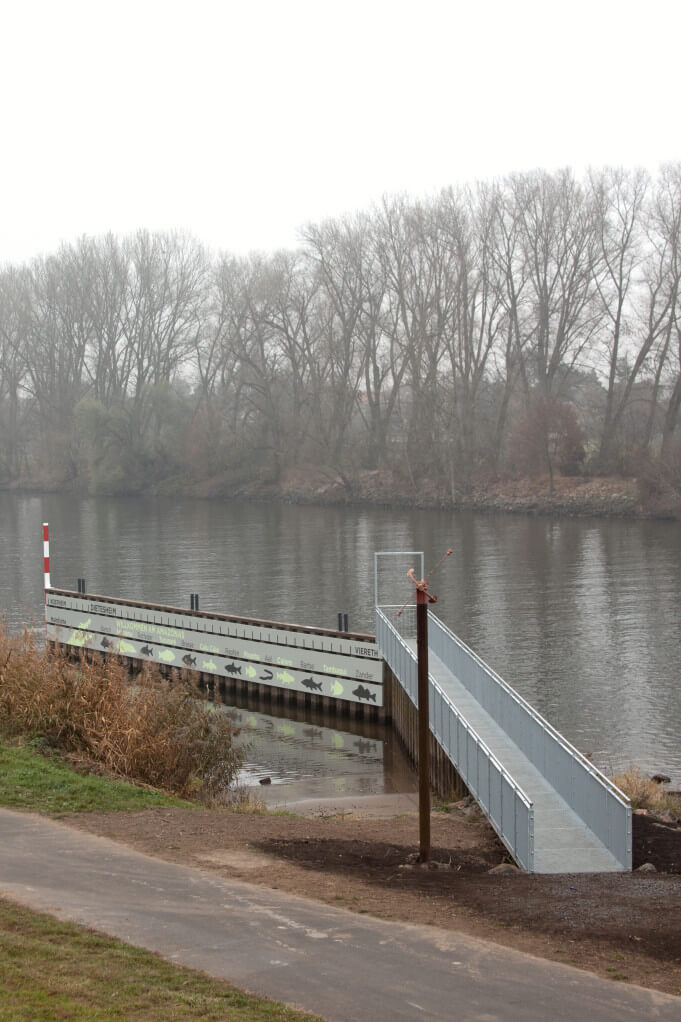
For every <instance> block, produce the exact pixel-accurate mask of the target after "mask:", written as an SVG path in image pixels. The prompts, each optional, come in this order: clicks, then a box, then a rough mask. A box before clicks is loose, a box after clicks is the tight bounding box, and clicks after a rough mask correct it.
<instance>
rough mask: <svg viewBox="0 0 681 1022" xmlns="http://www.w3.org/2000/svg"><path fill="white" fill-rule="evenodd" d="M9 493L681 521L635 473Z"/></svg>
mask: <svg viewBox="0 0 681 1022" xmlns="http://www.w3.org/2000/svg"><path fill="white" fill-rule="evenodd" d="M0 489H3V490H5V491H8V492H10V491H11V492H16V493H25V494H35V493H73V494H77V495H78V496H161V497H169V498H172V497H181V498H193V499H198V500H244V501H247V500H248V501H265V502H280V503H288V504H309V505H317V506H329V507H333V506H339V505H341V506H357V507H379V508H381V507H382V508H393V509H396V508H397V509H404V510H409V509H422V510H434V511H442V510H446V511H453V512H476V513H482V514H489V515H497V514H515V515H518V514H521V515H531V516H555V517H569V518H586V517H589V518H625V519H657V520H671V521H679V520H681V501H679V500H677V499H676V498H675V497H674V496H673V495H672V496H669V497H666V498H662V497H657V498H655V499H653V498H648V499H646V500H644V499H643V498H642V496H641V493H640V491H639V487H638V484H637V482H636V480H635V479H629V478H622V477H618V476H602V477H582V476H578V477H564V476H560V477H557V478H556V479H555V480H554V486H553V490H552V489H551V486H550V483H549V479H548V477H546V478H544V477H540V478H529V477H520V478H519V477H512V478H503V479H495V480H487V481H485V482H482V483H478V484H476V485H474V486H473V487H472V488H471V489H470V491H469V492H467V493H466V494H465V495H462V494H454V495H452V494H451V493H449V494H448V493H444V492H443V491H442V490H441V488H438V487H437V486H436V485H434V484H432V483H429V482H425V483H423V484H421V485H419V486H418V487H416V486H414V485H413V484H412V483H410V482H407V481H405V480H404V479H402V478H400V477H398V476H397V475H396V474H395V473H393V472H390V471H380V470H376V471H364V472H360V473H358V474H357V475H356V476H354V477H353V478H352V479H348V478H341V477H340V476H339V475H338V474H337V473H334V472H331V471H329V472H311V471H309V470H300V469H298V470H289V471H287V472H286V473H284V474H283V475H282V476H281V477H280V478H279V479H278V480H272V479H262V478H259V479H249V478H244V477H243V476H237V475H234V474H222V475H217V476H214V477H211V478H203V479H194V480H191V481H187V480H186V479H179V478H176V477H169V478H166V479H164V480H161V481H157V482H155V483H152V484H145V485H143V484H140V485H138V486H133V487H130V488H129V489H127V490H125V491H121V490H118V489H117V490H115V491H112V492H111V493H103V492H101V491H99V492H97V493H92V492H91V491H90V489H89V487H88V482H87V480H86V479H82V478H79V479H74V480H68V481H64V480H60V481H55V480H21V481H17V482H16V483H12V484H4V485H0Z"/></svg>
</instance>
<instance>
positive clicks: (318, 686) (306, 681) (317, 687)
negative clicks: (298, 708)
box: [302, 678, 322, 692]
mask: <svg viewBox="0 0 681 1022" xmlns="http://www.w3.org/2000/svg"><path fill="white" fill-rule="evenodd" d="M302 684H303V685H304V686H305V688H309V689H310V691H311V692H321V690H322V683H321V681H313V680H312V678H303V681H302Z"/></svg>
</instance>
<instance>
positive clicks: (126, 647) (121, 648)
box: [118, 639, 137, 656]
mask: <svg viewBox="0 0 681 1022" xmlns="http://www.w3.org/2000/svg"><path fill="white" fill-rule="evenodd" d="M118 652H119V653H131V654H132V655H133V656H134V655H135V654H136V653H137V650H136V648H135V647H134V646H133V644H132V643H131V642H125V640H124V639H121V641H120V642H119V643H118Z"/></svg>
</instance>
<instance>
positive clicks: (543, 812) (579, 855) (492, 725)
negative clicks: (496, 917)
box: [407, 640, 624, 873]
mask: <svg viewBox="0 0 681 1022" xmlns="http://www.w3.org/2000/svg"><path fill="white" fill-rule="evenodd" d="M407 644H408V645H409V646H410V648H411V649H412V650H413V651H414V654H415V653H416V642H415V641H414V640H411V641H410V640H407ZM429 673H430V675H431V677H433V678H434V679H435V680H436V681H437V683H438V684H439V685H440V687H441V688H442V689H443V691H444V692H445V693H446V695H448V696H449V698H450V699H451V701H452V702H453V703H454V705H455V706H456V708H457V710H458V711H459V713H460V714H461V716H462V717H464V718H465V720H466V721H467V722H468V724H469V725H470V726H471V727H472V729H473V730H474V731H475V732H476V733H477V734H478V735H479V737H480V738H481V739H482V740H483V741H484V742H485V744H486V745H487V746H488V748H489V749H490V751H491V752H492V753H493V754H494V755H495V756H496V758H497V759H498V760H499V762H500V763H501V764H502V765H503V766H504V768H505V769H506V770H507V771H508V773H509V774H510V775H511V777H512V778H513V779H514V781H515V782H516V783H517V784H518V785H520V787H521V788H522V789H523V791H524V792H525V794H526V795H527V796H528V797H529V798H530V799H531V801H532V803H533V806H534V872H535V873H605V872H614V871H621V870H623V868H624V867H623V866H622V865H620V863H618V861H617V860H616V859H615V857H614V855H613V854H612V853H611V852H609V851H608V849H607V848H606V847H605V845H604V844H603V843H602V842H601V841H600V840H599V839H598V838H597V837H596V836H595V834H594V833H593V832H592V831H591V830H590V829H589V828H588V827H587V826H586V824H585V823H584V822H583V821H582V820H581V819H580V818H579V816H577V814H576V813H575V812H574V811H573V810H572V809H571V808H570V807H569V805H568V804H567V803H566V802H565V800H564V799H563V798H561V796H560V795H559V794H558V793H557V792H556V791H555V789H554V788H553V787H552V786H551V784H549V782H548V781H547V780H546V778H544V777H543V776H542V774H541V773H540V772H539V770H538V769H537V768H536V767H535V766H534V765H533V764H532V763H531V762H530V761H529V760H528V759H527V757H526V756H525V755H523V753H522V752H521V751H520V749H519V748H518V746H517V745H516V744H515V742H513V741H512V740H511V739H510V738H509V737H508V735H507V734H506V733H505V731H504V730H503V729H502V728H501V727H500V726H499V725H498V724H497V723H496V722H495V721H494V720H493V719H492V717H490V715H489V714H488V713H487V712H486V711H485V710H484V709H483V708H482V707H481V706H480V704H479V703H478V702H477V700H476V699H475V698H474V697H473V696H472V695H471V693H470V692H469V691H468V690H467V689H466V688H465V686H464V685H463V684H462V683H461V681H459V679H458V678H457V677H456V676H455V675H454V673H453V672H452V671H451V670H450V669H449V668H448V667H447V666H446V665H445V664H444V663H443V662H442V660H440V658H439V657H438V656H436V655H435V653H434V652H433V651H432V649H431V650H430V652H429Z"/></svg>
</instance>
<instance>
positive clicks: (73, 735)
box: [0, 626, 242, 799]
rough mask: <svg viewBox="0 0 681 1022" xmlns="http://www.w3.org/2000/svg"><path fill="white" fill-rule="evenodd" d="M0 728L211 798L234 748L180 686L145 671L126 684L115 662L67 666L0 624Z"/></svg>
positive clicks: (204, 707) (228, 729)
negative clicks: (11, 633) (9, 632)
mask: <svg viewBox="0 0 681 1022" xmlns="http://www.w3.org/2000/svg"><path fill="white" fill-rule="evenodd" d="M0 733H2V734H4V735H5V736H7V737H15V736H21V737H32V738H39V739H42V741H43V742H44V743H45V744H46V745H47V746H50V747H53V748H56V749H59V750H61V751H63V752H66V753H71V754H77V755H78V756H80V757H82V758H84V759H85V760H86V761H89V762H90V763H91V764H93V765H97V766H99V767H100V768H101V769H104V770H105V771H107V772H109V773H111V774H115V775H116V776H119V777H124V778H127V779H128V780H132V781H136V782H142V783H144V784H149V785H152V786H153V787H156V788H162V789H164V790H165V791H169V792H173V793H175V794H177V795H180V796H182V797H184V796H187V795H195V796H200V797H202V798H208V799H213V798H219V797H220V796H221V795H222V794H223V793H224V791H225V790H226V788H227V787H228V786H229V784H230V783H231V782H232V781H233V780H234V777H235V776H236V773H237V771H238V769H239V766H240V764H241V758H242V754H241V753H240V751H239V750H237V749H236V748H235V747H234V745H233V741H232V740H233V737H234V734H235V732H234V729H233V727H232V723H231V721H230V720H229V718H228V717H227V716H226V715H225V714H221V713H218V712H216V711H215V710H214V708H213V706H212V705H211V704H209V703H205V702H202V701H200V700H197V699H196V698H195V697H194V696H193V695H192V692H191V690H190V688H189V687H188V686H183V685H182V684H172V685H171V684H169V683H168V682H167V681H165V680H164V679H163V678H161V677H160V675H158V674H157V673H155V672H153V671H150V670H145V671H143V672H142V673H141V674H139V675H138V676H137V677H136V679H135V684H134V686H133V685H131V682H130V678H129V675H128V672H127V669H126V668H125V667H124V666H123V664H122V663H120V662H119V661H118V660H117V659H113V658H110V659H107V660H102V659H101V658H99V657H97V658H96V659H93V660H88V659H86V658H85V657H83V658H81V659H80V660H79V661H78V662H77V663H72V662H70V661H69V660H68V659H67V658H66V657H65V656H63V655H62V654H61V652H60V651H59V650H57V651H56V652H53V651H51V650H49V649H44V650H39V649H38V648H37V647H36V645H35V643H34V641H33V638H32V636H31V635H30V634H29V633H28V632H24V634H23V635H22V636H19V637H16V638H14V637H10V636H9V635H8V633H7V630H6V629H5V628H4V627H1V626H0Z"/></svg>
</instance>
